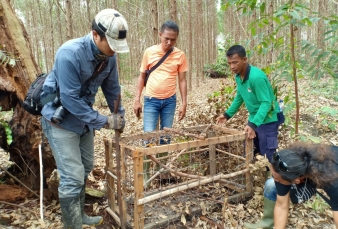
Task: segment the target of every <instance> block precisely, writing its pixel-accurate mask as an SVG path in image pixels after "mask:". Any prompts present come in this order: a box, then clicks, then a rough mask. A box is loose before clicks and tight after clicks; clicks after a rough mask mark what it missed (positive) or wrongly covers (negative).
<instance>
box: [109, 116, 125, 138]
mask: <svg viewBox="0 0 338 229" xmlns="http://www.w3.org/2000/svg"><path fill="white" fill-rule="evenodd" d="M125 124H126V120H125V119H124V117H123V116H122V115H121V114H110V115H108V122H107V125H106V128H107V129H114V130H118V131H120V132H121V133H122V132H123V129H124V126H125Z"/></svg>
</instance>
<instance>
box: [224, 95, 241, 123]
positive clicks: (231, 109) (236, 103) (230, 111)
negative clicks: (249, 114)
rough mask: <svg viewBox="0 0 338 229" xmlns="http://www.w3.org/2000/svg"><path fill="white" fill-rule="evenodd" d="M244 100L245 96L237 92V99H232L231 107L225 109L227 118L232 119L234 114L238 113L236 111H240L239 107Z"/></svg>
mask: <svg viewBox="0 0 338 229" xmlns="http://www.w3.org/2000/svg"><path fill="white" fill-rule="evenodd" d="M243 102H244V100H243V97H242V96H241V95H240V94H239V93H238V91H237V93H236V97H235V99H234V100H233V101H232V103H231V105H230V107H229V109H228V110H226V111H225V113H224V117H225V118H226V119H230V118H231V117H232V116H234V115H235V114H236V112H237V111H238V109H239V108H240V107H241V105H242V104H243Z"/></svg>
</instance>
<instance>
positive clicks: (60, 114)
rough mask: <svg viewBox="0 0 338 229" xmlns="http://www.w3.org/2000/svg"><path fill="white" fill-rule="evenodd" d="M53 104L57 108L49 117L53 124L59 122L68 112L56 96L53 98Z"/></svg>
mask: <svg viewBox="0 0 338 229" xmlns="http://www.w3.org/2000/svg"><path fill="white" fill-rule="evenodd" d="M53 106H54V107H58V108H57V109H56V111H55V113H54V115H53V117H52V118H51V121H52V123H54V124H60V123H61V122H62V121H63V119H64V118H65V117H66V115H67V114H68V113H69V112H68V110H67V109H66V108H64V107H63V106H62V105H61V101H60V100H59V99H58V98H55V100H54V101H53Z"/></svg>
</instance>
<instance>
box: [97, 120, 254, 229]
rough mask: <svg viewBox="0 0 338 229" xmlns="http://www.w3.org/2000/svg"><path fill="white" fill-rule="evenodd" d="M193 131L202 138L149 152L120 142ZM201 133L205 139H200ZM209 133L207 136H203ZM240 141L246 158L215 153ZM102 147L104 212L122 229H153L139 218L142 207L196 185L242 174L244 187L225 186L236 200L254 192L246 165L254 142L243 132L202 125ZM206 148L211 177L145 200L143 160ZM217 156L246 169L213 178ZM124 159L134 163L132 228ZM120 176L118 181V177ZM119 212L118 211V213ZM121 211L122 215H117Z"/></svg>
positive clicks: (142, 135) (215, 175)
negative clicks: (218, 146)
mask: <svg viewBox="0 0 338 229" xmlns="http://www.w3.org/2000/svg"><path fill="white" fill-rule="evenodd" d="M210 130H215V131H219V132H222V133H225V134H228V135H220V136H215V135H214V133H213V132H212V131H210ZM192 131H201V132H202V134H201V135H199V136H195V135H193V136H192V137H194V138H195V139H194V140H189V141H185V142H179V143H173V144H166V145H158V146H153V147H150V148H139V147H130V146H128V145H127V144H126V143H124V142H123V140H129V141H130V140H139V139H145V138H151V137H160V136H162V135H165V134H168V132H171V134H173V133H174V134H179V135H182V136H188V135H189V136H190V137H191V135H190V134H189V133H190V132H192ZM203 132H204V135H203ZM206 132H208V133H206ZM239 140H243V141H245V157H240V156H238V155H234V154H231V153H229V152H225V151H223V152H222V150H219V149H216V144H222V143H229V142H234V141H239ZM103 141H104V145H105V156H106V158H105V159H106V167H105V171H106V175H107V176H106V178H107V197H108V207H107V208H106V210H107V212H108V213H109V214H110V215H111V216H112V217H113V219H114V220H115V221H116V223H117V224H119V226H120V227H121V228H123V229H124V228H153V226H152V225H150V224H149V225H148V224H145V222H144V221H145V218H144V217H142V215H143V214H144V205H145V204H146V203H148V202H151V201H154V200H156V199H159V198H161V197H164V196H167V195H170V194H173V193H176V192H179V191H183V190H186V189H190V188H193V187H196V186H199V185H203V184H208V183H210V182H213V181H216V180H223V181H224V182H227V181H226V179H227V178H229V177H234V176H237V175H239V174H245V180H246V183H245V184H246V185H245V187H241V185H239V184H233V182H228V184H227V185H226V186H227V187H228V188H230V189H233V190H235V191H237V192H239V193H238V194H236V196H234V199H235V198H238V199H242V198H243V197H247V196H250V195H251V194H252V191H253V182H252V181H253V178H252V175H251V173H250V169H249V165H250V163H251V162H252V160H253V140H252V139H251V140H250V139H247V137H246V133H245V132H243V131H238V130H235V129H229V128H225V127H221V126H218V125H214V124H210V125H208V126H206V125H201V126H196V127H188V128H184V129H182V130H174V129H168V128H167V130H160V131H156V132H148V133H141V134H136V135H131V136H126V137H121V138H120V141H119V143H118V144H119V145H118V146H119V147H117V145H116V144H117V143H116V142H115V140H114V139H108V138H104V139H103ZM114 145H115V148H118V150H117V151H119V152H115V153H116V154H118V153H119V154H120V159H121V160H120V165H121V166H120V167H121V170H120V172H118V171H116V170H117V167H116V165H115V164H114V158H117V157H116V155H115V156H114V155H113V148H114ZM203 146H208V149H209V161H210V165H209V166H210V175H209V176H208V177H207V178H206V177H203V176H200V178H202V179H197V181H191V183H189V184H186V183H184V184H177V185H176V186H177V187H175V188H169V189H166V190H163V191H161V192H160V193H157V194H152V195H150V196H146V197H145V196H144V180H143V170H144V168H143V162H144V157H145V156H150V157H151V156H154V155H156V154H158V153H162V152H170V151H178V150H183V149H186V148H193V147H197V148H199V147H203ZM216 152H222V153H225V154H228V155H229V156H232V157H236V158H239V159H241V160H243V161H245V167H246V168H245V169H243V170H240V171H237V172H233V173H230V174H222V173H220V174H216V160H215V159H216V156H215V155H216ZM126 156H129V157H131V158H132V160H133V174H134V215H133V220H134V225H133V226H131V225H130V224H128V223H127V222H128V219H130V218H131V216H129V215H128V214H127V202H126V199H127V198H126V189H125V185H123V184H124V182H125V181H126V172H125V171H126V160H125V159H126ZM119 176H120V177H119ZM115 182H116V183H117V182H120V187H121V191H120V192H117V190H116V189H115ZM116 193H121V198H116V197H115V195H116ZM230 197H231V196H230ZM120 209H121V210H122V211H121V210H120ZM120 211H121V213H120Z"/></svg>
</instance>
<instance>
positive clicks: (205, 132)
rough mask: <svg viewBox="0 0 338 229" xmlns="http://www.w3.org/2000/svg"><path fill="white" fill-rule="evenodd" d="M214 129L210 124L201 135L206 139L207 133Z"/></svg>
mask: <svg viewBox="0 0 338 229" xmlns="http://www.w3.org/2000/svg"><path fill="white" fill-rule="evenodd" d="M211 127H212V123H210V124H209V125H208V126H207V127H206V128H205V129H204V130H203V131H202V133H201V134H200V136H201V137H204V138H205V137H206V136H207V132H208V130H209V129H210V128H211Z"/></svg>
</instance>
